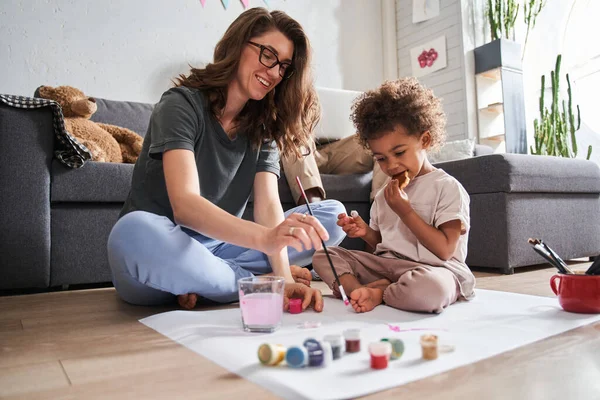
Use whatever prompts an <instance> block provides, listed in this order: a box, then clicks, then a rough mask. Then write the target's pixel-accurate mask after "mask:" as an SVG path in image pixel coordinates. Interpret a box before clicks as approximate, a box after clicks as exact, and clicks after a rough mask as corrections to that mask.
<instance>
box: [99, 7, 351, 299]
mask: <svg viewBox="0 0 600 400" xmlns="http://www.w3.org/2000/svg"><path fill="white" fill-rule="evenodd" d="M309 68H310V45H309V42H308V39H307V37H306V35H305V33H304V31H303V30H302V27H301V26H300V25H299V24H298V23H297V22H296V21H295V20H293V19H292V18H290V17H289V16H287V15H286V14H285V13H283V12H280V11H273V12H271V13H269V12H268V11H267V10H265V9H263V8H253V9H250V10H248V11H246V12H244V13H243V14H241V15H240V16H239V17H238V18H237V19H236V20H235V21H234V22H233V23H232V24H231V26H230V27H229V28H228V29H227V31H226V32H225V35H224V36H223V38H222V39H221V40H220V42H219V43H218V44H217V46H216V48H215V53H214V62H213V63H212V64H209V65H207V66H206V68H203V69H196V68H192V70H191V73H190V75H188V76H184V75H181V76H180V77H179V78H178V79H177V82H176V87H175V88H172V89H170V90H168V91H167V92H165V93H164V94H163V96H162V98H161V100H160V101H159V103H158V104H157V105H156V107H155V109H154V111H153V113H152V117H151V120H150V125H149V127H148V132H147V134H146V137H145V139H144V145H143V150H142V154H141V155H140V157H139V159H138V161H137V163H136V165H135V168H134V172H133V178H132V187H131V191H130V193H129V196H128V199H127V201H126V202H125V205H124V208H123V210H122V212H121V218H120V219H119V221H118V222H117V223H116V225H115V226H114V228H113V230H112V232H111V234H110V237H109V239H108V254H109V262H110V266H111V269H112V275H113V283H114V285H115V288H116V289H117V292H118V293H119V295H120V296H121V298H123V299H124V300H125V301H127V302H130V303H133V304H142V305H152V304H161V303H165V302H169V301H171V300H173V298H174V296H175V295H176V296H177V297H178V301H179V304H180V305H181V306H182V307H184V308H193V307H194V306H195V305H196V302H197V300H198V296H200V297H203V298H207V299H209V300H212V301H217V302H231V301H235V300H237V298H238V290H237V280H238V279H240V278H244V277H248V276H253V275H260V274H268V273H273V274H275V275H279V276H283V277H285V280H286V285H285V295H284V304H285V305H284V307H285V308H286V309H287V307H288V301H289V298H290V297H302V298H304V301H303V308H306V307H307V306H308V305H309V304H311V303H312V305H313V308H315V310H316V311H321V310H322V308H323V302H322V298H321V293H320V292H319V291H317V290H314V289H311V288H310V287H309V286H307V285H303V284H300V283H296V282H295V279H296V280H298V281H305V280H310V274H309V273H308V271H307V270H306V269H303V268H300V267H298V266H292V267H290V262H291V263H293V264H297V265H301V266H302V265H307V264H309V263H310V261H311V257H312V254H313V252H314V249H320V247H321V244H320V238H322V239H323V240H325V241H326V243H327V244H328V245H337V244H339V243H340V242H341V241H342V239H343V238H344V233H343V231H342V230H341V229H340V228H339V227H337V226H336V221H337V215H338V214H339V213H341V212H345V210H344V208H343V206H342V205H341V203H339V202H337V201H333V200H328V201H323V202H320V203H316V204H313V205H312V208H313V212H314V214H315V218H313V217H311V216H309V215H307V214H306V211H307V209H306V206H301V207H296V208H295V209H292V210H290V211H288V212H286V213H285V214H284V213H283V210H282V207H281V203H280V199H279V194H278V188H277V179H278V176H279V173H280V171H279V153H280V152H281V153H282V154H284V155H290V154H295V155H296V156H300V151H299V149H301V148H303V147H304V148H307V147H308V146H307V144H308V141H309V139H310V135H311V133H312V130H313V128H314V126H315V124H316V123H317V120H318V118H319V112H320V109H319V106H318V101H317V98H316V94H315V91H314V88H313V86H312V80H311V77H310V71H309ZM290 184H294V183H293V182H290ZM251 192H253V193H254V203H253V204H254V220H255V221H256V223H254V222H250V221H245V220H243V219H241V216H242V214H243V212H244V209H245V207H246V204H247V202H248V199H249V197H250V193H251ZM288 247H289V253H288ZM294 278H295V279H294Z"/></svg>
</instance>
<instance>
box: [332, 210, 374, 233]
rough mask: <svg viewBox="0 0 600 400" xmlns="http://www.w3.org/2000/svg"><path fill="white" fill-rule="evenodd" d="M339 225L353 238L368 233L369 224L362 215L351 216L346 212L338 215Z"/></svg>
mask: <svg viewBox="0 0 600 400" xmlns="http://www.w3.org/2000/svg"><path fill="white" fill-rule="evenodd" d="M337 224H338V226H341V227H342V230H343V231H344V232H346V235H348V236H349V237H351V238H362V237H364V236H365V235H366V234H367V231H368V228H369V225H367V223H366V222H365V221H364V220H363V219H362V218H361V217H360V216H357V217H349V216H348V215H346V214H345V213H341V214H340V215H338V220H337Z"/></svg>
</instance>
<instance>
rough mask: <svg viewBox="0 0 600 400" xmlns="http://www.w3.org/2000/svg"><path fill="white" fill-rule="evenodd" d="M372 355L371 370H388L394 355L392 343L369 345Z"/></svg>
mask: <svg viewBox="0 0 600 400" xmlns="http://www.w3.org/2000/svg"><path fill="white" fill-rule="evenodd" d="M369 353H370V354H371V368H373V369H386V368H387V366H388V362H389V359H390V355H391V354H392V345H391V344H390V342H374V343H371V344H370V345H369Z"/></svg>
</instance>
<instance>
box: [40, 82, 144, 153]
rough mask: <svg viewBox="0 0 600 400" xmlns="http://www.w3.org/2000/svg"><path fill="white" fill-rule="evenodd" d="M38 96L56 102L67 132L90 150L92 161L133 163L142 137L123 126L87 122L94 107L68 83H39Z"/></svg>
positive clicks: (140, 148)
mask: <svg viewBox="0 0 600 400" xmlns="http://www.w3.org/2000/svg"><path fill="white" fill-rule="evenodd" d="M38 93H39V97H42V98H44V99H49V100H54V101H56V102H57V103H58V104H60V106H61V108H62V111H63V116H64V119H65V127H66V129H67V131H68V132H69V133H70V134H71V135H72V136H74V137H75V138H76V139H77V140H78V141H79V142H81V143H82V144H83V145H84V146H85V147H87V148H88V150H89V151H91V152H92V159H93V160H94V161H103V162H113V163H122V162H125V163H131V164H133V163H135V162H136V160H137V158H138V156H139V155H140V152H141V151H142V143H143V141H144V139H143V138H142V137H141V136H140V135H138V134H137V133H135V132H133V131H132V130H129V129H127V128H122V127H119V126H115V125H109V124H103V123H99V122H93V121H90V119H89V118H90V117H91V116H92V114H94V113H95V112H96V110H97V109H98V106H97V105H96V100H95V99H94V98H93V97H88V96H86V95H85V94H84V93H83V92H82V91H81V90H79V89H76V88H74V87H71V86H58V87H51V86H41V87H40V88H39V89H38Z"/></svg>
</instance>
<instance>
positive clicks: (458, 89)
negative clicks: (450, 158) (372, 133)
mask: <svg viewBox="0 0 600 400" xmlns="http://www.w3.org/2000/svg"><path fill="white" fill-rule="evenodd" d="M412 6H413V0H396V14H397V37H398V74H399V76H400V77H406V76H412V70H411V64H410V49H411V48H413V47H416V46H418V45H420V44H422V43H425V42H428V41H430V40H432V39H436V38H437V37H439V36H442V35H445V36H446V49H447V64H448V66H447V67H446V68H444V69H441V70H439V71H436V72H433V73H431V74H429V75H427V76H424V77H421V78H419V81H420V82H422V83H423V84H424V85H425V86H427V87H429V88H431V89H433V91H434V93H435V94H436V95H437V96H438V97H441V98H442V99H443V104H444V111H445V112H446V115H447V117H448V123H447V135H448V137H447V140H448V141H451V140H458V139H465V138H468V137H473V136H474V134H473V133H470V132H469V124H468V123H467V96H466V89H465V85H466V82H465V79H466V77H465V75H466V74H465V52H464V48H463V34H462V29H463V28H462V21H461V18H462V9H461V0H442V1H440V15H439V16H437V17H435V18H433V19H430V20H427V21H424V22H419V23H416V24H414V23H413V22H412ZM471 79H472V78H471Z"/></svg>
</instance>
